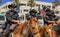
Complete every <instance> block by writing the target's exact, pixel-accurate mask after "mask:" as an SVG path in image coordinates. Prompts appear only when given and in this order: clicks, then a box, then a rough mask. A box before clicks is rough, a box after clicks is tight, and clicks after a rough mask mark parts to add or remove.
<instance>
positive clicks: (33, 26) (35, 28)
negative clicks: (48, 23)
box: [30, 17, 41, 37]
mask: <svg viewBox="0 0 60 37" xmlns="http://www.w3.org/2000/svg"><path fill="white" fill-rule="evenodd" d="M30 31H31V32H32V34H33V36H34V37H41V35H40V32H39V31H40V26H39V25H38V20H37V18H36V17H33V18H31V19H30Z"/></svg>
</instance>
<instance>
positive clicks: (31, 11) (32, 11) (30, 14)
mask: <svg viewBox="0 0 60 37" xmlns="http://www.w3.org/2000/svg"><path fill="white" fill-rule="evenodd" d="M36 13H37V11H36V10H35V9H31V10H30V12H29V14H28V15H27V16H26V18H27V19H30V18H32V17H36Z"/></svg>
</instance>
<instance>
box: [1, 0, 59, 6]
mask: <svg viewBox="0 0 60 37" xmlns="http://www.w3.org/2000/svg"><path fill="white" fill-rule="evenodd" d="M12 1H14V0H2V2H1V3H0V6H1V5H3V4H5V3H6V2H12ZM37 1H42V2H54V0H37ZM59 1H60V0H59Z"/></svg>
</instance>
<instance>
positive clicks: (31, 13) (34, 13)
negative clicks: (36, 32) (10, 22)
mask: <svg viewBox="0 0 60 37" xmlns="http://www.w3.org/2000/svg"><path fill="white" fill-rule="evenodd" d="M36 13H37V11H36V10H35V9H31V10H30V11H29V14H28V15H27V16H26V18H27V20H30V19H31V18H33V17H36ZM28 37H33V35H32V33H30V34H29V35H28Z"/></svg>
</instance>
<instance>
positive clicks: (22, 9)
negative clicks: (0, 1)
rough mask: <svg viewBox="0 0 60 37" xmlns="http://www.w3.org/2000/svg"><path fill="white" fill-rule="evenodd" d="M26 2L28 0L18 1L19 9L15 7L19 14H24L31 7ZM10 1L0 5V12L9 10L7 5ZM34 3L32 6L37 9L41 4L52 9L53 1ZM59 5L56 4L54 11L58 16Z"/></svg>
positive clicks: (41, 6) (59, 14)
mask: <svg viewBox="0 0 60 37" xmlns="http://www.w3.org/2000/svg"><path fill="white" fill-rule="evenodd" d="M27 2H28V0H21V1H20V4H19V9H18V8H17V9H16V10H17V11H18V10H19V16H25V14H27V13H29V10H30V8H31V7H30V6H27ZM12 3H13V2H7V3H5V4H4V5H2V6H1V7H0V13H4V12H6V11H8V10H9V9H8V5H9V4H12ZM35 3H36V5H35V6H34V7H33V8H34V9H36V10H37V11H38V10H39V9H42V8H43V6H46V7H48V8H50V9H51V10H53V3H51V2H41V1H35ZM59 7H60V6H57V7H56V8H55V11H57V12H55V13H56V15H57V16H60V13H59V12H60V8H59ZM57 13H58V14H57ZM24 19H25V18H24Z"/></svg>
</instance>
